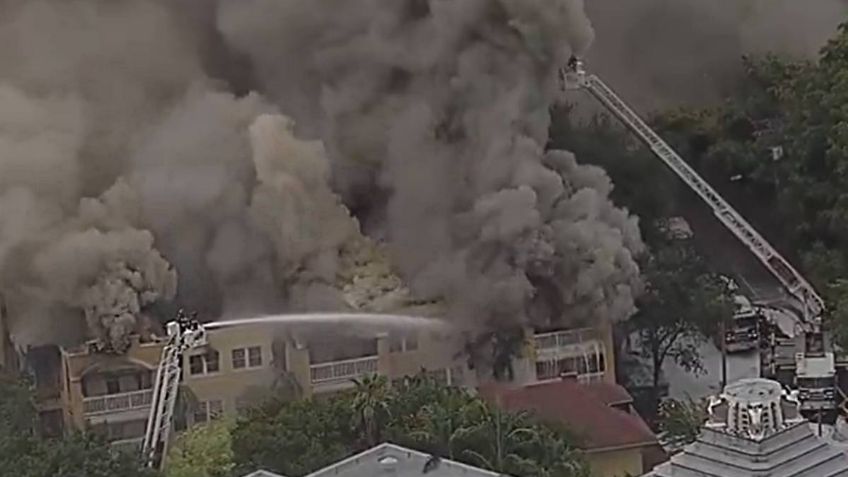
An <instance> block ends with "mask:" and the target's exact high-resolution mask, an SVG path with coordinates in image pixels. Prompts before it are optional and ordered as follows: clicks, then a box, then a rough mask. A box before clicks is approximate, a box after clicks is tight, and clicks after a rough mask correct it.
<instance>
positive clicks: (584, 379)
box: [577, 372, 605, 384]
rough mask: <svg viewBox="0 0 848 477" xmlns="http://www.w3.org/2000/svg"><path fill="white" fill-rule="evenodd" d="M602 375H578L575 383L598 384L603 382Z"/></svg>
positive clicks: (599, 373) (600, 373)
mask: <svg viewBox="0 0 848 477" xmlns="http://www.w3.org/2000/svg"><path fill="white" fill-rule="evenodd" d="M604 375H605V374H604V373H602V372H598V373H586V374H578V375H577V382H579V383H580V384H590V383H599V382H601V381H603V380H604Z"/></svg>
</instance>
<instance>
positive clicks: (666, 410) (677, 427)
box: [659, 398, 707, 449]
mask: <svg viewBox="0 0 848 477" xmlns="http://www.w3.org/2000/svg"><path fill="white" fill-rule="evenodd" d="M706 420H707V406H706V403H705V402H704V401H702V400H694V399H692V398H688V399H685V400H675V399H667V400H665V401H663V403H662V404H661V405H660V409H659V427H660V436H659V437H660V440H661V442H663V444H664V445H665V446H667V447H669V448H671V449H679V448H681V447H683V446H685V445H687V444H691V443H692V442H695V439H697V438H698V435H699V434H700V433H701V427H702V426H703V425H704V422H705V421H706Z"/></svg>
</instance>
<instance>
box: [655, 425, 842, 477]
mask: <svg viewBox="0 0 848 477" xmlns="http://www.w3.org/2000/svg"><path fill="white" fill-rule="evenodd" d="M678 475H720V476H722V477H766V476H768V477H822V476H828V477H845V476H848V456H846V454H845V452H843V451H842V450H841V449H838V448H836V447H834V446H832V445H829V444H828V443H826V442H825V441H824V440H823V439H821V438H819V437H818V436H816V435H815V434H814V433H813V431H812V430H811V429H810V426H809V424H807V423H803V422H802V423H797V424H795V425H792V426H791V427H788V428H785V429H782V430H780V431H778V432H777V433H774V434H770V435H768V436H767V437H766V438H765V439H763V440H760V441H753V440H750V439H746V438H745V437H741V436H734V435H730V434H727V433H725V432H722V431H720V430H716V429H709V428H706V429H704V430H703V432H702V433H701V435H700V437H698V440H697V441H695V442H694V443H693V444H690V445H688V446H686V447H684V448H683V451H682V452H680V453H678V454H676V455H674V456H673V457H672V458H671V460H670V461H668V462H666V463H664V464H660V465H659V466H657V467H656V468H654V470H653V471H651V472H650V473H648V474H646V476H645V477H672V476H678Z"/></svg>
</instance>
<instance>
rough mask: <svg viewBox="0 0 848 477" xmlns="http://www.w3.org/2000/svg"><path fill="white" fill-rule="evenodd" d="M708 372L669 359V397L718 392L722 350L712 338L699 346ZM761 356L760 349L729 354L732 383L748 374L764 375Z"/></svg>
mask: <svg viewBox="0 0 848 477" xmlns="http://www.w3.org/2000/svg"><path fill="white" fill-rule="evenodd" d="M699 351H700V353H701V361H702V364H703V366H704V370H705V373H704V374H695V373H690V372H687V371H686V370H684V369H682V368H681V367H680V366H677V365H676V364H675V363H673V362H671V360H668V361H667V362H666V363H665V365H664V366H663V374H664V375H665V378H666V380H667V382H668V393H669V397H671V398H674V399H686V398H688V397H691V398H693V399H699V398H703V397H707V396H710V395H714V394H717V393H718V392H719V391H720V389H719V388H720V383H721V351H720V350H719V349H717V348H716V346H715V345H714V344H713V343H712V341H708V342H706V343H703V344H702V345H701V346H700V347H699ZM759 367H760V366H759V356H758V355H757V352H756V351H750V352H743V353H733V354H728V355H727V380H728V382H729V383H732V382H734V381H737V380H739V379H744V378H758V377H760V370H759Z"/></svg>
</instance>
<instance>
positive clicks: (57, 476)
mask: <svg viewBox="0 0 848 477" xmlns="http://www.w3.org/2000/svg"><path fill="white" fill-rule="evenodd" d="M37 417H38V416H37V413H36V409H35V405H34V401H33V396H32V393H31V391H30V387H29V386H28V385H27V383H26V382H25V381H24V382H21V381H18V380H17V379H15V378H13V377H11V376H8V375H5V374H3V373H2V372H0V477H115V476H118V475H120V476H122V477H124V476H125V477H154V476H155V475H156V473H155V472H153V471H150V470H147V469H144V468H143V467H142V466H141V464H140V462H139V460H138V456H136V455H131V454H127V453H124V452H121V451H117V450H114V449H112V448H111V447H110V446H109V444H108V443H106V442H105V441H103V440H102V439H100V438H98V437H97V436H94V435H91V434H81V433H74V434H71V435H69V436H67V437H64V438H61V439H42V438H40V437H39V436H38V434H37V432H36V430H37Z"/></svg>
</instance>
